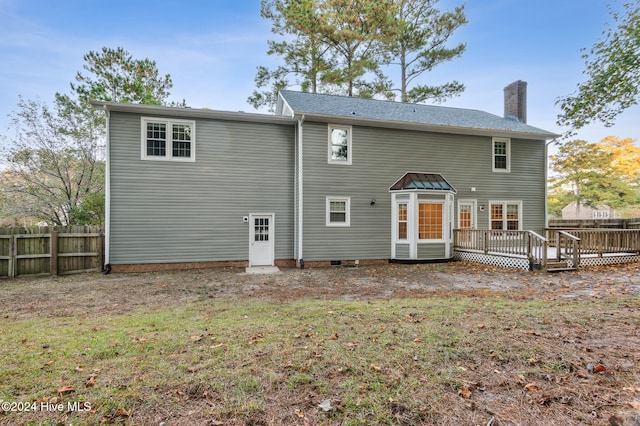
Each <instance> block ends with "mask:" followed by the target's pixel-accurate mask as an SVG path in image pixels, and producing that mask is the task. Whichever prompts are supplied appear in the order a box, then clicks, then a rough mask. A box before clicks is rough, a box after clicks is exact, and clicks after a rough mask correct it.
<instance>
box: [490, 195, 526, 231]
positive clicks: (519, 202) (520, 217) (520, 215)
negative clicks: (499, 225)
mask: <svg viewBox="0 0 640 426" xmlns="http://www.w3.org/2000/svg"><path fill="white" fill-rule="evenodd" d="M495 204H502V209H503V212H504V214H505V216H504V217H503V218H502V222H503V226H506V222H507V217H506V214H507V204H517V205H518V229H517V231H522V222H523V221H524V211H523V210H522V200H489V227H488V228H487V229H491V206H492V205H495ZM502 231H514V229H506V228H505V229H502Z"/></svg>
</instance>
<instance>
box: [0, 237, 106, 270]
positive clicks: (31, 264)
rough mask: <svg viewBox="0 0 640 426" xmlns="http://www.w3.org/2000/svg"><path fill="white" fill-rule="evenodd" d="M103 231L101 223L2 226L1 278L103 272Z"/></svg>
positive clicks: (0, 244) (0, 238)
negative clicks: (54, 225)
mask: <svg viewBox="0 0 640 426" xmlns="http://www.w3.org/2000/svg"><path fill="white" fill-rule="evenodd" d="M103 267H104V233H103V232H102V229H101V228H100V227H98V226H56V227H28V228H24V227H11V228H0V277H17V276H22V275H40V274H51V275H58V274H70V273H74V272H87V271H101V270H102V269H103Z"/></svg>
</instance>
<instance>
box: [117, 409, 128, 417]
mask: <svg viewBox="0 0 640 426" xmlns="http://www.w3.org/2000/svg"><path fill="white" fill-rule="evenodd" d="M130 415H131V410H129V411H127V410H125V409H124V408H118V411H116V416H122V417H129V416H130Z"/></svg>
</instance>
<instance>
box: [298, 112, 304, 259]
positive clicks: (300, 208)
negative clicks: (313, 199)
mask: <svg viewBox="0 0 640 426" xmlns="http://www.w3.org/2000/svg"><path fill="white" fill-rule="evenodd" d="M303 123H304V115H302V116H301V117H300V118H299V119H298V265H299V267H300V269H304V256H303V253H302V246H303V244H302V237H303V233H304V231H303V230H304V223H303V218H304V215H303V190H302V179H303V176H304V174H303V173H302V158H303V155H302V134H303V129H302V124H303Z"/></svg>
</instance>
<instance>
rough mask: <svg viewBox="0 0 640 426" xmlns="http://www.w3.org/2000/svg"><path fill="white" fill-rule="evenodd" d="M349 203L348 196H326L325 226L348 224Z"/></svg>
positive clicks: (349, 223)
mask: <svg viewBox="0 0 640 426" xmlns="http://www.w3.org/2000/svg"><path fill="white" fill-rule="evenodd" d="M350 204H351V199H350V198H349V197H327V226H350V225H351V213H350V210H351V206H350Z"/></svg>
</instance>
